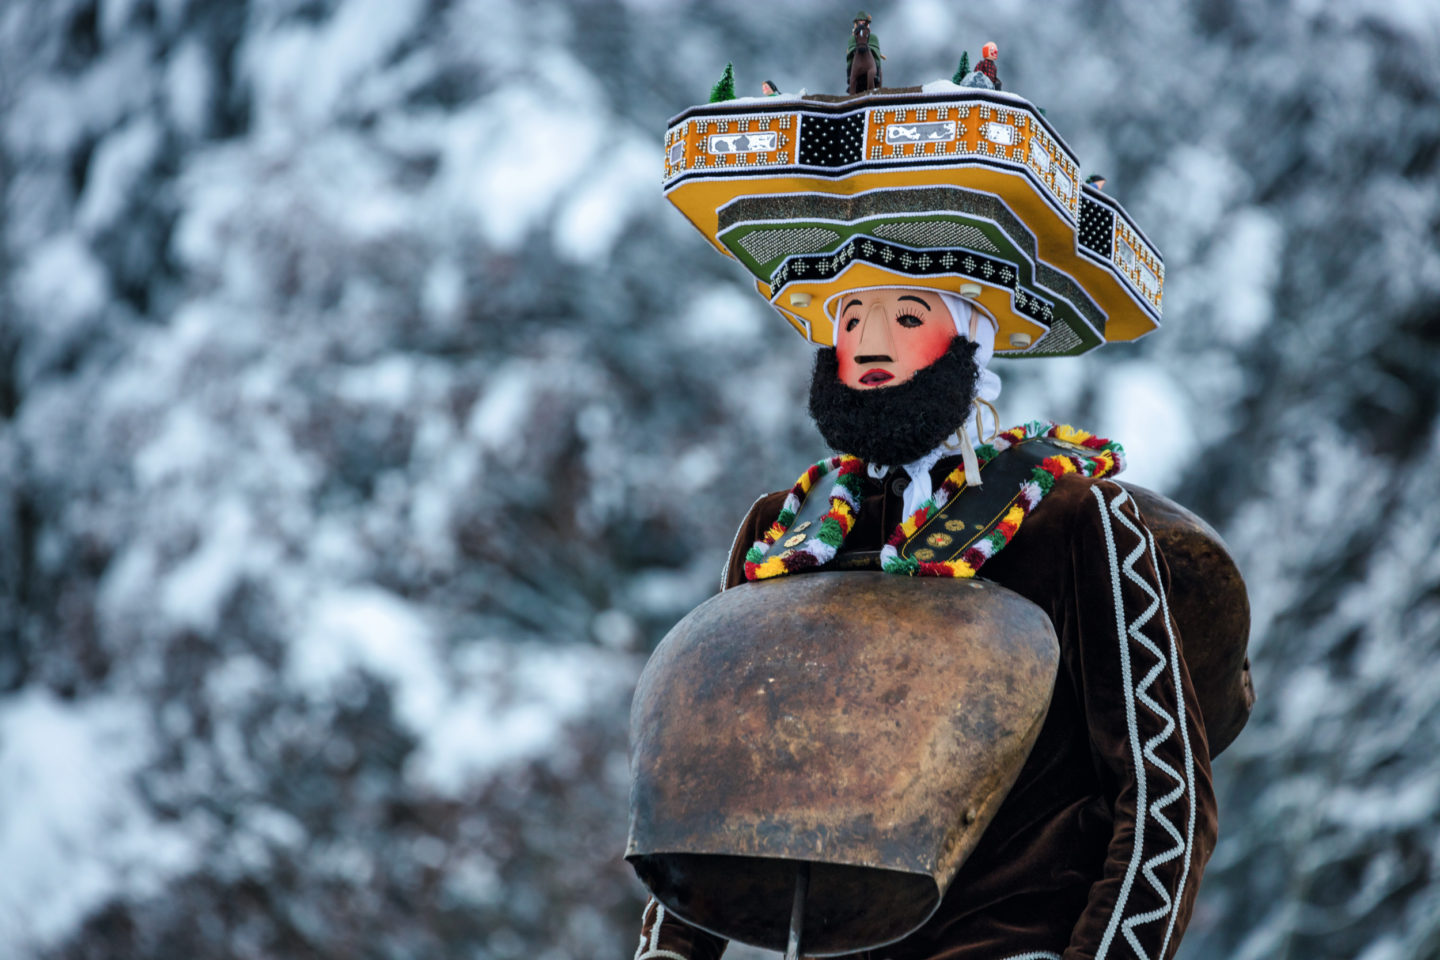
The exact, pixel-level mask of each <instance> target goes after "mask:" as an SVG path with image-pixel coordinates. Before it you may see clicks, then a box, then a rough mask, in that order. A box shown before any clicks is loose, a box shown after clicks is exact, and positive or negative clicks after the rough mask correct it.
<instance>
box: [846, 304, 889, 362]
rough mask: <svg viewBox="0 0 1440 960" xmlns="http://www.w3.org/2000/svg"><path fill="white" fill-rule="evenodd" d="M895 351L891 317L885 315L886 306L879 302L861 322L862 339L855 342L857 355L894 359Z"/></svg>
mask: <svg viewBox="0 0 1440 960" xmlns="http://www.w3.org/2000/svg"><path fill="white" fill-rule="evenodd" d="M894 351H895V344H894V342H893V341H892V340H891V339H890V318H889V317H887V316H886V315H885V308H884V307H882V306H881V305H880V304H878V303H877V304H875V305H874V306H872V307H871V308H870V311H869V312H868V313H866V314H865V319H864V320H863V321H862V322H861V324H860V341H859V342H858V343H856V344H855V355H856V356H857V357H873V356H885V357H889V358H891V359H894V357H895V352H894Z"/></svg>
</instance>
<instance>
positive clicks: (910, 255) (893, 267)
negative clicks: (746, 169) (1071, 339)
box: [770, 235, 1055, 327]
mask: <svg viewBox="0 0 1440 960" xmlns="http://www.w3.org/2000/svg"><path fill="white" fill-rule="evenodd" d="M852 261H861V262H866V263H873V264H875V265H877V266H880V267H884V268H885V269H886V270H889V271H892V272H895V273H901V274H908V275H910V276H914V277H925V276H937V275H942V276H955V275H959V276H964V277H973V278H975V279H976V280H983V281H985V282H986V283H990V284H994V285H996V286H1001V287H1006V288H1008V289H1010V290H1012V291H1014V297H1013V300H1012V303H1013V305H1014V309H1015V312H1016V313H1018V314H1021V315H1022V316H1027V317H1030V318H1031V319H1033V320H1036V321H1039V322H1040V323H1042V324H1044V325H1045V326H1047V327H1048V326H1050V324H1051V323H1052V321H1053V320H1054V317H1055V307H1054V305H1053V304H1052V303H1051V302H1050V301H1048V300H1046V299H1044V298H1042V297H1041V296H1040V295H1039V294H1037V293H1036V292H1035V291H1034V290H1032V289H1029V288H1027V287H1025V286H1024V285H1023V284H1021V283H1020V277H1019V274H1018V272H1017V270H1016V269H1015V265H1014V264H1012V263H1009V262H1007V261H1005V260H1002V259H999V258H998V257H987V256H985V255H983V254H980V253H977V252H976V251H974V250H966V249H958V250H947V249H935V250H912V249H910V248H908V247H903V246H900V245H899V244H891V243H886V242H884V241H883V240H880V239H877V238H875V237H869V236H864V235H861V236H857V237H852V238H851V239H850V240H849V241H847V242H846V243H845V244H844V245H843V246H841V247H840V249H838V250H836V251H834V252H833V253H821V254H799V255H796V256H792V257H788V258H787V259H786V260H785V262H784V263H782V264H781V265H780V267H779V269H777V270H776V271H775V272H774V273H773V274H771V276H770V286H771V287H772V288H773V290H775V291H777V292H778V291H779V290H781V289H782V288H784V287H785V285H786V284H789V283H795V282H800V281H804V280H807V279H818V280H828V279H829V278H831V277H833V276H835V275H837V274H839V273H841V272H843V271H844V270H845V269H846V268H847V267H848V266H849V265H850V263H851V262H852Z"/></svg>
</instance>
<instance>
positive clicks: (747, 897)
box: [626, 572, 1059, 955]
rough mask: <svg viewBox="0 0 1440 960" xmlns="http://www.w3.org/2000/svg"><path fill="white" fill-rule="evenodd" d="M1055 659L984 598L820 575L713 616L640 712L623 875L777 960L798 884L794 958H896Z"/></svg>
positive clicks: (994, 597)
mask: <svg viewBox="0 0 1440 960" xmlns="http://www.w3.org/2000/svg"><path fill="white" fill-rule="evenodd" d="M842 614H843V615H842ZM1058 655H1059V648H1058V642H1057V641H1056V638H1055V633H1054V629H1053V627H1052V626H1051V624H1050V621H1049V619H1048V617H1046V615H1045V613H1044V612H1043V611H1042V610H1041V609H1040V608H1039V607H1037V606H1035V605H1034V604H1032V603H1030V602H1029V601H1028V600H1025V599H1024V598H1022V597H1020V596H1019V595H1018V594H1015V593H1013V592H1012V591H1009V590H1007V589H1005V588H1003V587H1000V586H997V585H995V584H991V583H985V582H977V581H963V580H954V581H945V580H933V579H930V580H918V579H913V578H909V577H895V576H889V575H885V574H880V573H865V572H852V573H816V574H809V575H806V576H797V577H783V578H779V579H776V580H772V581H767V582H764V583H756V584H752V585H749V586H747V587H745V588H744V589H738V590H727V591H725V592H723V593H721V594H719V595H717V596H715V597H712V598H711V599H710V600H708V601H706V602H705V603H704V604H702V605H701V606H699V607H697V608H696V609H695V610H694V611H692V612H691V613H690V615H689V616H687V617H686V618H685V619H684V620H682V621H681V622H680V623H679V624H677V625H676V626H675V628H674V629H673V630H672V631H671V632H670V633H669V635H667V636H666V638H665V640H664V641H663V642H662V643H661V645H660V647H659V648H657V650H656V651H655V653H654V655H653V656H652V657H651V659H650V662H649V664H648V665H647V666H646V668H645V671H644V673H643V675H642V676H641V678H640V683H639V686H638V688H637V690H636V693H635V699H634V703H633V707H632V712H631V744H632V778H633V779H632V795H631V820H630V843H629V846H628V848H627V850H626V857H627V859H629V860H630V861H631V862H632V863H633V864H634V865H635V869H636V871H637V872H638V873H639V874H640V876H641V878H642V879H643V880H644V881H645V882H646V884H647V886H649V887H650V888H651V890H652V891H653V892H654V893H655V894H656V895H657V896H658V897H659V898H660V899H661V901H662V902H664V903H666V904H667V906H669V907H671V909H674V910H675V911H676V912H677V913H679V914H680V915H681V916H684V917H685V918H686V919H688V920H690V921H692V922H693V923H695V924H697V925H698V926H701V927H704V928H706V929H709V930H711V931H713V932H715V933H718V934H721V935H723V936H726V937H730V938H732V939H737V940H741V941H744V942H748V943H752V944H755V945H757V946H761V947H765V948H768V949H775V950H783V949H784V948H785V938H786V933H787V927H788V920H789V913H790V901H791V897H790V891H792V890H793V888H794V883H795V868H796V864H797V862H799V861H805V862H809V863H812V864H814V866H813V867H812V872H811V876H810V890H809V896H808V903H807V905H806V936H805V942H804V949H805V952H806V953H807V954H810V955H823V954H830V953H841V952H848V951H851V950H856V949H861V948H864V947H871V946H876V945H879V944H882V943H886V942H889V941H892V940H895V939H898V938H900V937H902V936H904V935H905V934H907V933H909V932H910V931H911V930H913V929H915V928H916V927H918V926H919V925H920V924H921V923H923V922H924V921H925V919H926V918H927V917H928V916H929V915H930V913H931V912H933V910H934V908H935V906H936V905H937V904H938V903H939V899H940V895H941V893H942V892H943V891H944V889H945V888H946V886H947V885H948V884H949V882H950V880H951V879H952V878H953V877H954V875H955V872H956V871H957V870H958V869H959V867H960V864H961V863H962V862H963V861H964V859H965V857H966V856H968V855H969V853H970V852H971V851H972V850H973V849H974V846H975V844H976V843H977V842H978V840H979V838H980V835H981V833H982V832H983V831H984V829H985V827H986V825H987V824H988V823H989V822H990V819H991V818H992V817H993V815H994V813H995V811H996V809H997V808H998V807H999V805H1000V802H1001V801H1002V800H1003V799H1004V797H1005V794H1006V793H1007V791H1008V790H1009V788H1010V787H1011V785H1012V784H1013V783H1014V780H1015V778H1016V776H1018V774H1019V772H1020V768H1021V766H1022V764H1023V763H1024V760H1025V757H1026V755H1027V754H1028V753H1029V750H1030V748H1031V747H1032V746H1033V744H1034V741H1035V738H1036V736H1037V735H1038V732H1039V729H1040V725H1041V723H1042V721H1043V719H1044V717H1045V713H1046V710H1047V708H1048V705H1049V698H1050V693H1051V690H1052V689H1053V686H1054V680H1055V675H1056V669H1057V661H1058Z"/></svg>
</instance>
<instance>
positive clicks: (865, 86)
mask: <svg viewBox="0 0 1440 960" xmlns="http://www.w3.org/2000/svg"><path fill="white" fill-rule="evenodd" d="M854 36H855V56H854V58H853V59H852V60H851V61H850V89H849V92H850V93H851V94H852V95H853V94H857V93H864V92H865V91H867V90H875V89H877V88H878V87H879V86H880V61H878V60H876V59H875V54H874V53H872V52H871V50H870V24H869V23H868V22H867V21H865V20H857V21H855V33H854Z"/></svg>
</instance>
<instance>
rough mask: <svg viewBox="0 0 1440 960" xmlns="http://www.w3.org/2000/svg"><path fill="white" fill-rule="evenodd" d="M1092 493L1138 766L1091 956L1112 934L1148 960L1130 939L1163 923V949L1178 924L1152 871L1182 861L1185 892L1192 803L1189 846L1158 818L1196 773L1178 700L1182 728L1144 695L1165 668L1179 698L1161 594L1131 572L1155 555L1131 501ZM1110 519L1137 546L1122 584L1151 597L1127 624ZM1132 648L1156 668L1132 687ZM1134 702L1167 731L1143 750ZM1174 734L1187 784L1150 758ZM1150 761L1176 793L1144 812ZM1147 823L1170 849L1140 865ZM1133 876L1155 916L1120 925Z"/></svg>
mask: <svg viewBox="0 0 1440 960" xmlns="http://www.w3.org/2000/svg"><path fill="white" fill-rule="evenodd" d="M1091 492H1092V493H1094V495H1095V500H1096V503H1097V506H1098V508H1099V511H1100V522H1101V527H1102V528H1103V530H1104V532H1105V549H1106V555H1107V557H1108V559H1109V561H1110V582H1111V586H1112V588H1113V592H1114V602H1115V626H1116V634H1117V636H1118V639H1119V642H1120V675H1121V683H1122V686H1123V688H1124V690H1125V722H1126V725H1127V728H1128V730H1129V733H1130V750H1131V757H1132V761H1133V763H1134V766H1135V836H1134V844H1135V845H1134V852H1133V853H1132V854H1131V857H1130V863H1129V865H1128V866H1127V867H1126V870H1125V879H1124V881H1123V882H1122V883H1121V885H1120V893H1119V896H1118V897H1117V898H1116V900H1115V909H1114V912H1113V913H1111V915H1110V922H1109V923H1108V924H1107V925H1106V927H1105V934H1104V936H1103V937H1102V938H1101V941H1100V948H1099V950H1097V951H1096V953H1095V960H1104V958H1105V956H1106V954H1107V952H1108V951H1109V949H1110V944H1111V943H1112V941H1113V940H1114V937H1115V932H1116V929H1117V926H1118V928H1119V929H1120V931H1121V933H1122V934H1123V936H1124V937H1125V940H1126V942H1128V943H1129V944H1130V947H1131V949H1132V950H1134V951H1135V954H1136V956H1138V957H1140V958H1142V960H1147V956H1148V955H1147V954H1146V953H1145V950H1144V947H1143V945H1142V944H1141V943H1140V941H1139V940H1138V939H1137V938H1136V936H1135V927H1137V926H1139V925H1140V924H1143V923H1150V922H1152V921H1155V920H1159V919H1161V918H1162V917H1165V916H1167V915H1168V916H1170V923H1169V924H1167V926H1166V933H1165V944H1166V945H1168V943H1169V940H1170V934H1171V932H1172V929H1173V926H1174V922H1175V918H1174V912H1175V911H1174V906H1175V903H1174V901H1173V900H1172V898H1171V896H1170V892H1169V891H1168V890H1166V889H1165V885H1164V884H1163V883H1161V882H1160V879H1159V878H1158V877H1157V876H1156V875H1155V868H1156V867H1158V866H1160V865H1162V864H1165V863H1168V862H1169V861H1171V860H1174V859H1175V858H1176V857H1185V872H1184V873H1183V874H1182V881H1181V886H1180V888H1179V890H1181V891H1183V890H1184V881H1185V879H1188V876H1189V857H1188V856H1187V853H1188V851H1189V848H1190V841H1192V840H1193V838H1194V827H1193V823H1194V814H1195V811H1194V803H1193V802H1192V803H1191V804H1190V824H1189V826H1188V827H1187V829H1188V838H1186V837H1181V836H1180V831H1179V830H1177V829H1176V828H1175V825H1174V824H1173V823H1171V822H1170V820H1168V819H1167V818H1166V817H1164V816H1163V815H1162V814H1161V811H1162V810H1164V809H1165V808H1166V807H1168V806H1169V805H1170V804H1172V803H1174V802H1175V801H1176V800H1178V799H1179V798H1181V797H1183V796H1184V795H1185V793H1186V791H1187V790H1191V792H1192V795H1193V788H1191V781H1192V779H1193V777H1194V765H1193V758H1192V754H1191V753H1190V744H1189V735H1188V733H1187V732H1186V730H1185V723H1184V712H1183V711H1184V703H1183V700H1182V702H1181V703H1180V706H1179V712H1180V721H1179V723H1177V722H1176V720H1175V718H1174V717H1172V716H1171V715H1170V714H1169V713H1168V712H1167V711H1166V710H1165V709H1164V708H1163V707H1162V706H1161V704H1159V703H1157V702H1156V701H1155V700H1154V698H1152V697H1151V696H1150V695H1149V693H1148V690H1149V688H1150V686H1151V685H1152V684H1153V683H1154V682H1155V680H1156V679H1157V678H1158V677H1159V676H1160V675H1161V674H1163V673H1164V672H1165V671H1166V669H1167V668H1169V669H1170V670H1171V672H1172V675H1173V676H1174V678H1175V680H1176V686H1175V690H1176V695H1177V696H1181V691H1182V689H1183V688H1182V687H1181V686H1180V684H1179V663H1178V660H1177V658H1178V651H1177V649H1176V645H1175V638H1174V635H1173V633H1172V632H1171V631H1170V629H1169V617H1168V609H1167V607H1166V605H1165V600H1164V592H1165V591H1164V590H1163V589H1161V590H1158V591H1157V590H1156V589H1155V588H1154V587H1153V586H1152V585H1151V584H1150V583H1149V582H1148V581H1147V580H1146V579H1145V578H1144V577H1142V576H1140V575H1139V574H1138V573H1136V571H1135V563H1136V561H1138V560H1139V559H1141V558H1142V557H1143V556H1144V555H1145V553H1146V548H1147V547H1149V548H1150V549H1152V550H1153V546H1154V545H1153V541H1152V540H1150V539H1149V538H1148V537H1147V536H1146V535H1145V534H1142V533H1141V531H1140V529H1139V528H1138V527H1136V526H1135V525H1134V524H1133V523H1131V522H1130V520H1129V518H1127V517H1126V516H1125V515H1124V514H1123V513H1122V512H1121V510H1120V508H1121V507H1122V506H1124V505H1125V503H1127V502H1128V501H1129V499H1130V495H1129V493H1128V492H1125V491H1124V490H1122V491H1121V493H1120V494H1119V496H1117V497H1115V499H1114V500H1112V501H1111V502H1110V503H1109V504H1107V503H1106V502H1105V496H1104V494H1102V493H1101V492H1100V489H1099V488H1098V487H1092V488H1091ZM1112 514H1113V515H1114V517H1115V519H1116V521H1117V522H1119V523H1121V524H1123V525H1124V526H1125V527H1126V528H1127V529H1128V530H1129V531H1130V532H1131V533H1132V534H1134V535H1135V537H1136V540H1137V543H1136V546H1135V549H1134V550H1132V551H1130V553H1128V554H1127V555H1126V556H1125V562H1124V565H1123V572H1124V574H1125V578H1126V579H1128V580H1129V581H1130V582H1132V583H1134V584H1136V585H1137V586H1138V587H1139V588H1140V589H1141V590H1142V591H1144V592H1145V593H1146V594H1148V595H1149V596H1150V599H1151V602H1150V605H1149V606H1147V607H1146V608H1145V609H1144V610H1142V611H1140V612H1139V613H1138V614H1136V615H1135V616H1134V617H1133V618H1131V619H1130V620H1129V621H1128V622H1127V620H1126V610H1125V603H1124V598H1123V595H1122V593H1121V581H1120V575H1121V572H1122V566H1121V564H1120V560H1119V554H1118V551H1117V549H1116V546H1115V532H1114V529H1113V527H1112V526H1111V522H1110V518H1111V515H1112ZM1156 613H1163V614H1164V615H1165V620H1166V633H1167V634H1168V635H1169V641H1170V647H1171V656H1169V657H1167V656H1166V655H1165V654H1164V652H1163V651H1161V649H1160V648H1159V647H1157V646H1156V645H1155V644H1154V643H1153V642H1152V641H1151V640H1150V638H1149V637H1147V636H1146V635H1145V634H1144V633H1143V632H1142V628H1143V627H1144V626H1145V625H1146V624H1147V623H1149V621H1150V620H1151V619H1152V618H1153V617H1154V616H1155V615H1156ZM1130 640H1134V641H1135V642H1136V643H1137V644H1139V645H1140V646H1141V647H1143V648H1145V649H1146V650H1147V651H1149V652H1150V653H1151V654H1152V655H1153V656H1154V657H1155V659H1156V663H1155V666H1153V667H1152V668H1151V669H1150V670H1149V671H1148V672H1147V673H1146V674H1145V676H1144V677H1143V678H1142V679H1141V680H1140V681H1139V682H1138V683H1134V685H1133V686H1132V681H1133V675H1132V672H1131V665H1130V648H1129V641H1130ZM1136 700H1139V701H1140V702H1141V703H1143V704H1144V705H1145V706H1146V707H1147V708H1149V709H1150V710H1151V712H1153V713H1154V714H1155V715H1156V716H1157V717H1159V718H1160V719H1162V720H1163V721H1164V728H1163V729H1162V730H1161V731H1160V732H1159V733H1157V734H1156V735H1155V736H1153V737H1151V738H1150V739H1148V740H1146V741H1145V744H1144V746H1143V747H1142V746H1141V743H1140V727H1139V723H1138V721H1137V719H1136V711H1135V702H1136ZM1177 727H1178V728H1179V730H1180V734H1181V737H1182V742H1183V743H1184V746H1185V757H1186V771H1185V776H1184V777H1182V776H1181V775H1180V774H1179V773H1178V772H1177V771H1176V770H1175V769H1174V768H1172V767H1171V766H1170V765H1169V764H1167V763H1165V762H1164V761H1163V760H1161V759H1160V758H1159V757H1158V756H1156V754H1155V747H1156V746H1158V745H1159V744H1161V743H1163V742H1164V741H1165V740H1167V739H1169V738H1170V736H1171V735H1172V734H1174V732H1175V730H1176V728H1177ZM1147 760H1148V761H1149V762H1150V764H1151V765H1152V766H1154V767H1156V768H1157V769H1159V770H1160V771H1161V772H1163V773H1165V774H1166V775H1167V776H1169V777H1170V778H1171V779H1173V780H1175V782H1176V786H1175V789H1174V790H1172V791H1171V792H1169V793H1167V794H1166V795H1164V796H1163V797H1160V798H1158V799H1156V800H1155V802H1154V804H1153V806H1150V805H1148V804H1149V797H1148V796H1147V793H1148V790H1147V784H1146V776H1145V761H1147ZM1151 817H1154V818H1155V821H1156V823H1157V824H1158V825H1159V826H1160V828H1161V829H1162V830H1164V831H1165V833H1167V834H1169V836H1170V837H1171V838H1172V839H1173V840H1174V841H1175V845H1174V846H1173V847H1171V848H1169V849H1167V850H1163V851H1161V852H1160V853H1157V854H1156V855H1155V856H1153V857H1151V858H1150V859H1149V860H1146V861H1145V862H1144V863H1143V864H1142V863H1141V857H1142V855H1143V852H1144V848H1145V824H1146V821H1147V820H1148V819H1149V818H1151ZM1137 871H1138V872H1141V873H1143V874H1144V876H1145V879H1146V880H1147V881H1148V882H1149V884H1150V886H1151V887H1152V888H1153V889H1154V890H1155V892H1156V893H1157V894H1158V895H1159V898H1160V901H1161V906H1160V908H1159V909H1156V910H1152V911H1150V912H1148V913H1142V914H1137V915H1135V916H1133V917H1130V918H1129V919H1123V918H1124V913H1125V904H1126V901H1127V900H1128V899H1129V896H1130V891H1131V888H1132V887H1133V884H1134V881H1135V874H1136V873H1137ZM1177 892H1178V891H1177ZM1122 920H1123V922H1122ZM1164 949H1165V948H1164V947H1162V948H1161V952H1160V956H1163V955H1164Z"/></svg>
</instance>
